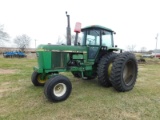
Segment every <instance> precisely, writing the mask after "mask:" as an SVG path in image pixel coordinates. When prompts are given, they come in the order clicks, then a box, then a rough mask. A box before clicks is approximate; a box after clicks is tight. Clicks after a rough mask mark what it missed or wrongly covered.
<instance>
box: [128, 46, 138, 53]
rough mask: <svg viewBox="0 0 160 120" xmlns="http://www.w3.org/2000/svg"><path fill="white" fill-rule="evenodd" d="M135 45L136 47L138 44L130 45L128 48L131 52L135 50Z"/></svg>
mask: <svg viewBox="0 0 160 120" xmlns="http://www.w3.org/2000/svg"><path fill="white" fill-rule="evenodd" d="M135 47H136V45H128V46H127V50H128V51H130V52H133V51H134V49H135Z"/></svg>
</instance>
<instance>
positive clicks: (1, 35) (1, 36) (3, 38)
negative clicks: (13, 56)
mask: <svg viewBox="0 0 160 120" xmlns="http://www.w3.org/2000/svg"><path fill="white" fill-rule="evenodd" d="M3 28H4V26H3V25H0V45H3V42H8V41H9V35H8V33H6V32H4V29H3Z"/></svg>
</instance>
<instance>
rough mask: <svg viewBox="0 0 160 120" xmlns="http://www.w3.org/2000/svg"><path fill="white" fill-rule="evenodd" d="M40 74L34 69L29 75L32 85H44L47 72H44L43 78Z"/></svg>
mask: <svg viewBox="0 0 160 120" xmlns="http://www.w3.org/2000/svg"><path fill="white" fill-rule="evenodd" d="M41 76H42V74H41V73H37V72H36V71H34V72H33V73H32V76H31V81H32V83H33V85H34V86H44V84H45V82H46V81H47V80H48V74H46V76H45V78H44V79H42V78H41Z"/></svg>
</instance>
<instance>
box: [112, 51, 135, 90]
mask: <svg viewBox="0 0 160 120" xmlns="http://www.w3.org/2000/svg"><path fill="white" fill-rule="evenodd" d="M137 73H138V66H137V60H136V57H135V55H134V54H132V53H129V52H125V53H122V54H121V55H119V57H117V58H116V59H115V61H114V63H113V66H112V72H111V83H112V85H113V87H114V88H115V89H116V90H117V91H120V92H125V91H129V90H131V89H132V88H133V87H134V85H135V82H136V78H137Z"/></svg>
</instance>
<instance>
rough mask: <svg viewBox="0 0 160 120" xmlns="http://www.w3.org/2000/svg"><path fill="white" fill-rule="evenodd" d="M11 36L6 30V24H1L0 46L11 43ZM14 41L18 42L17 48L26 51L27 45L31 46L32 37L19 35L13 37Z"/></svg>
mask: <svg viewBox="0 0 160 120" xmlns="http://www.w3.org/2000/svg"><path fill="white" fill-rule="evenodd" d="M10 42H11V41H10V36H9V34H8V33H7V32H5V31H4V25H1V24H0V47H3V46H4V43H7V44H8V43H10ZM13 42H14V43H15V44H16V46H17V48H19V49H20V50H21V51H24V50H25V49H26V48H27V47H29V46H30V42H31V38H30V37H29V36H28V35H26V34H22V35H18V36H16V37H15V38H14V39H13Z"/></svg>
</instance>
